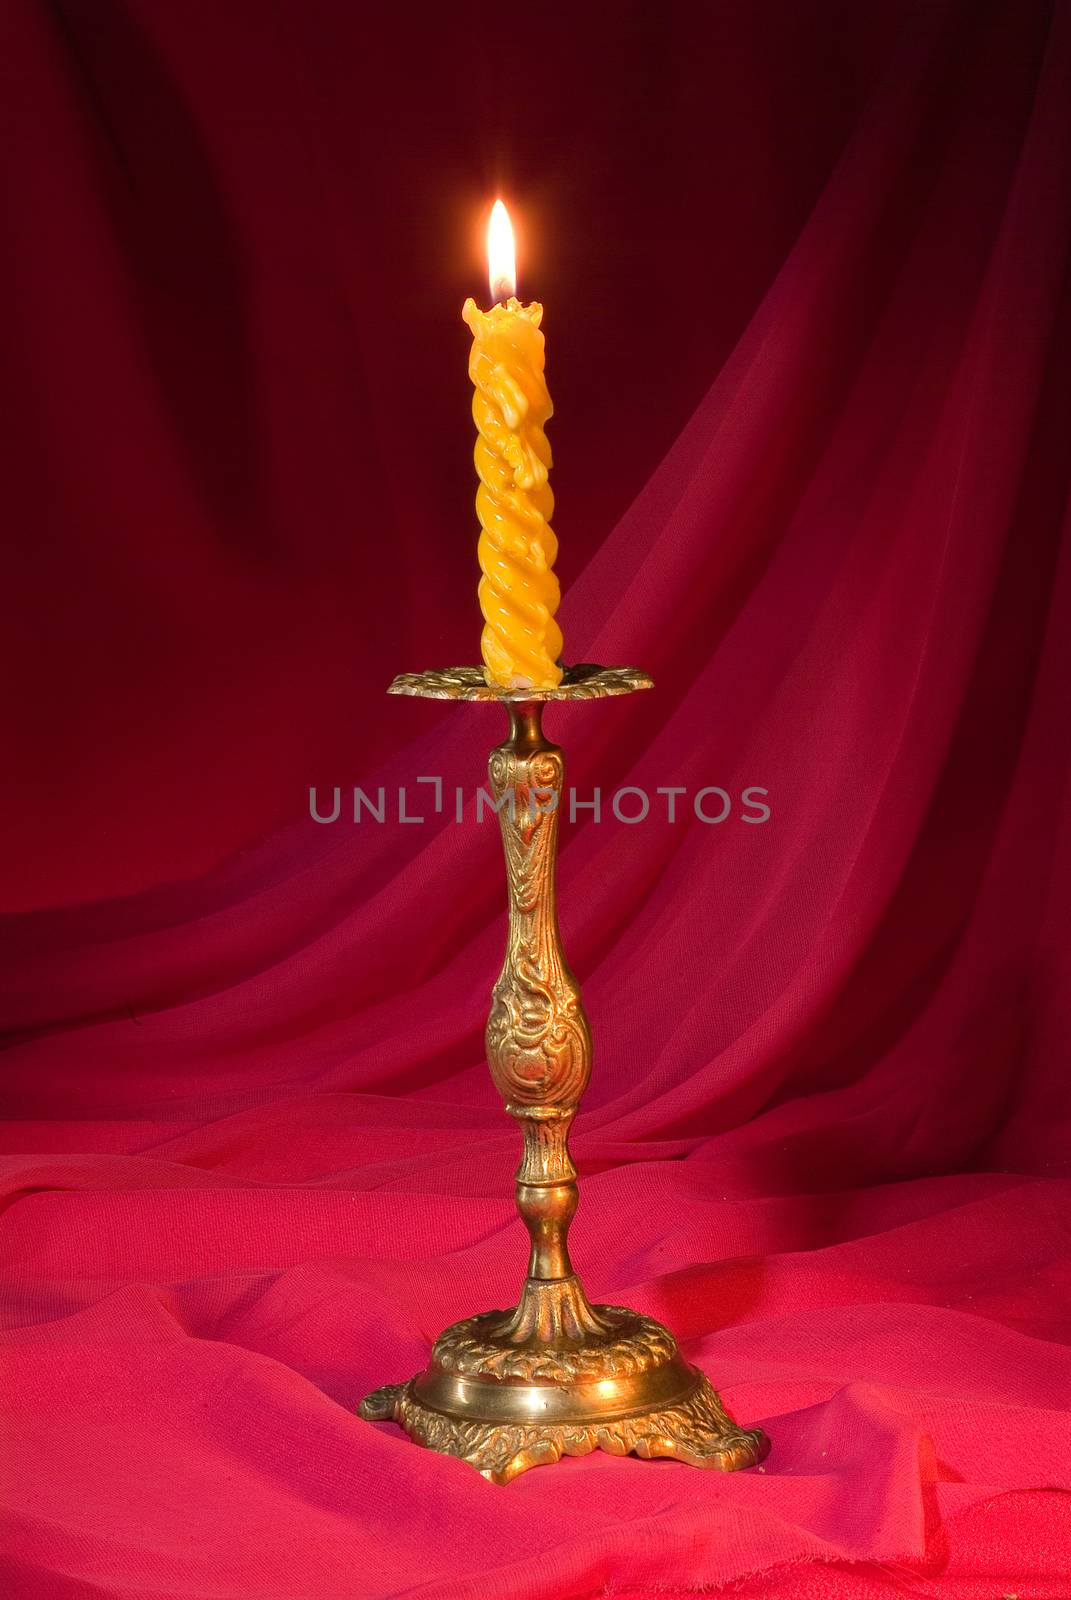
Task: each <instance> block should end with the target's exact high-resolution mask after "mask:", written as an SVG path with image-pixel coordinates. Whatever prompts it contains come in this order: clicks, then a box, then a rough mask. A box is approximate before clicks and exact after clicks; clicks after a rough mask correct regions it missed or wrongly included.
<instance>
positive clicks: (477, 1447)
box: [360, 666, 768, 1483]
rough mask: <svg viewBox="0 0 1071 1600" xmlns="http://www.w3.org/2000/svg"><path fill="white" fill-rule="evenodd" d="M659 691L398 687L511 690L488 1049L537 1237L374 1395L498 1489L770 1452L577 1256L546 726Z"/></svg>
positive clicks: (572, 1096) (460, 692)
mask: <svg viewBox="0 0 1071 1600" xmlns="http://www.w3.org/2000/svg"><path fill="white" fill-rule="evenodd" d="M649 687H650V679H649V678H647V677H645V676H644V674H643V673H640V672H637V671H635V669H633V668H629V667H615V668H600V667H588V666H585V667H573V668H571V669H570V670H569V671H568V672H566V674H565V676H564V678H563V680H562V682H561V684H560V685H559V686H558V687H556V688H553V689H545V690H527V691H520V690H517V691H513V692H510V691H502V690H500V689H495V688H492V687H490V686H488V684H487V683H486V681H485V679H484V675H483V672H482V671H481V669H479V668H477V667H457V668H452V669H447V670H445V671H442V672H425V673H417V674H405V675H404V676H403V677H401V678H396V679H395V681H394V683H393V684H392V686H391V690H392V693H395V694H416V695H423V696H425V697H428V698H432V699H450V700H493V699H498V700H502V701H503V702H504V703H505V704H506V709H507V711H508V712H509V718H510V736H509V738H508V739H507V740H506V742H505V744H501V745H499V746H498V747H497V748H496V749H495V750H493V751H492V752H491V758H490V765H489V771H490V780H491V790H492V794H493V796H494V800H495V804H496V806H497V808H498V816H499V822H500V824H501V828H502V842H503V846H504V849H505V856H506V878H507V883H508V888H509V931H508V935H507V940H506V956H505V961H504V962H503V966H502V971H501V973H500V974H499V977H498V981H497V982H496V983H495V986H494V991H493V997H492V1004H491V1015H490V1017H489V1018H488V1022H487V1059H488V1063H489V1065H490V1068H491V1074H492V1077H493V1078H494V1081H495V1085H496V1087H497V1088H498V1090H499V1092H500V1094H501V1095H502V1097H503V1099H504V1100H505V1102H506V1110H507V1111H508V1112H509V1114H510V1115H511V1116H512V1117H515V1118H516V1119H517V1121H518V1122H519V1123H520V1125H521V1131H522V1136H523V1149H522V1155H521V1164H520V1167H519V1168H518V1171H517V1209H518V1211H519V1212H520V1214H521V1217H522V1218H523V1220H524V1223H525V1226H526V1227H527V1229H528V1234H529V1237H530V1239H531V1245H532V1248H531V1255H530V1258H529V1262H528V1276H527V1278H526V1279H525V1283H524V1287H523V1289H522V1291H521V1296H520V1300H519V1302H518V1304H517V1306H516V1307H515V1308H514V1309H513V1310H510V1311H485V1312H482V1313H480V1314H479V1315H478V1316H474V1317H469V1318H467V1319H466V1320H465V1321H463V1322H457V1323H454V1325H453V1326H452V1327H449V1328H447V1329H446V1330H445V1331H444V1332H443V1333H441V1334H440V1335H439V1337H438V1339H436V1341H435V1344H434V1346H433V1348H432V1352H431V1362H430V1365H429V1366H428V1367H427V1369H426V1370H425V1371H424V1372H422V1373H419V1374H418V1375H417V1376H416V1377H415V1378H412V1379H410V1380H409V1382H407V1383H392V1384H387V1385H386V1386H385V1387H384V1388H382V1389H377V1390H375V1391H374V1393H372V1394H370V1395H368V1396H367V1398H366V1399H365V1400H363V1401H362V1402H361V1406H360V1413H361V1415H362V1416H363V1417H365V1418H367V1419H369V1420H372V1421H382V1420H385V1419H387V1418H393V1419H394V1420H395V1421H397V1422H400V1423H401V1425H402V1426H403V1427H404V1428H405V1429H406V1431H407V1432H408V1433H409V1434H410V1435H411V1436H412V1438H414V1439H415V1440H416V1441H417V1443H418V1444H423V1445H428V1446H430V1447H431V1448H432V1449H435V1450H440V1451H442V1452H444V1453H445V1454H448V1455H453V1456H460V1457H461V1458H462V1459H463V1460H465V1461H468V1462H470V1463H471V1464H472V1465H473V1466H474V1467H476V1468H477V1469H478V1470H479V1471H480V1472H482V1473H483V1474H484V1476H485V1477H488V1478H491V1479H493V1480H494V1481H495V1482H496V1483H507V1482H508V1481H509V1479H510V1478H513V1477H516V1476H517V1474H518V1473H520V1472H524V1471H525V1470H526V1468H528V1467H534V1466H539V1465H541V1464H544V1463H548V1462H553V1461H557V1460H559V1459H560V1457H561V1456H563V1455H586V1454H588V1452H590V1451H592V1450H596V1449H598V1450H605V1451H608V1452H609V1453H610V1454H611V1455H627V1454H628V1453H629V1452H630V1451H632V1452H634V1453H635V1454H636V1455H638V1456H646V1457H650V1456H675V1457H676V1458H677V1460H679V1461H686V1462H689V1463H690V1464H691V1465H693V1466H702V1467H717V1468H720V1469H721V1470H722V1471H731V1470H732V1469H734V1468H736V1467H748V1466H753V1465H754V1464H755V1462H757V1461H760V1460H761V1459H762V1457H763V1456H764V1455H765V1453H766V1450H767V1448H768V1446H767V1442H766V1438H765V1435H764V1434H763V1433H762V1432H761V1430H760V1429H757V1428H755V1429H750V1430H745V1429H742V1428H738V1427H737V1426H736V1424H735V1423H734V1422H733V1421H732V1419H731V1418H730V1417H729V1416H728V1414H727V1413H726V1411H725V1410H724V1408H723V1406H722V1404H721V1401H720V1400H719V1399H718V1396H717V1395H716V1393H715V1392H714V1390H713V1389H712V1388H711V1386H710V1384H709V1383H708V1382H707V1380H706V1378H705V1377H704V1376H703V1374H702V1373H701V1372H699V1371H698V1370H697V1369H696V1368H695V1367H692V1366H689V1364H688V1363H687V1362H686V1361H685V1360H684V1359H683V1357H682V1356H681V1354H680V1351H679V1350H678V1348H677V1343H676V1340H675V1339H674V1338H673V1335H672V1334H671V1333H670V1332H669V1330H668V1329H667V1328H664V1327H663V1326H662V1325H661V1323H659V1322H655V1321H654V1320H653V1319H652V1318H650V1317H645V1316H642V1315H640V1314H639V1313H638V1312H634V1311H628V1310H626V1309H625V1308H624V1307H622V1306H602V1305H600V1306H592V1305H591V1304H590V1303H589V1301H588V1298H587V1296H586V1295H585V1293H584V1290H583V1288H582V1287H581V1284H580V1280H579V1278H578V1277H577V1276H576V1274H575V1273H574V1271H573V1268H572V1264H571V1262H570V1260H569V1249H568V1244H567V1235H568V1231H569V1224H570V1222H571V1221H572V1218H573V1214H574V1212H575V1211H576V1206H577V1184H576V1169H575V1168H574V1166H573V1163H572V1160H571V1158H570V1155H569V1143H568V1137H569V1126H570V1123H571V1122H572V1120H573V1117H574V1115H575V1114H576V1108H577V1106H578V1104H579V1102H580V1097H581V1095H582V1094H583V1092H584V1089H585V1088H586V1086H587V1082H588V1078H589V1077H590V1074H591V1032H590V1029H589V1027H588V1020H587V1017H586V1015H585V1013H584V1008H583V1006H582V1005H581V1003H580V991H579V988H578V986H577V983H576V979H575V978H574V977H573V975H572V973H571V972H570V970H569V965H568V963H567V961H566V959H565V954H564V951H563V950H562V943H561V935H560V933H559V930H558V910H557V890H556V885H555V871H554V869H555V854H556V849H557V838H558V821H559V812H560V802H561V796H562V792H563V781H564V767H563V762H562V753H561V751H560V750H559V748H558V747H557V745H553V744H550V743H548V742H547V740H546V739H545V738H544V737H543V729H542V702H543V701H544V700H593V699H601V698H603V697H605V696H608V695H617V694H627V693H629V692H630V691H631V690H633V689H643V688H649Z"/></svg>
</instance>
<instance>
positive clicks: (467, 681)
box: [387, 662, 654, 705]
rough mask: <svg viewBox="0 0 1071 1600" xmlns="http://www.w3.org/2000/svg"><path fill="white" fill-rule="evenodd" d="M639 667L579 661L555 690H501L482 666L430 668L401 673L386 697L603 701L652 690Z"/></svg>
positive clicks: (515, 701) (509, 701)
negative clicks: (638, 690) (489, 678)
mask: <svg viewBox="0 0 1071 1600" xmlns="http://www.w3.org/2000/svg"><path fill="white" fill-rule="evenodd" d="M653 688H654V684H653V683H652V682H651V679H650V678H649V677H648V676H647V674H646V672H641V671H640V670H639V668H638V667H594V666H592V665H591V664H590V663H589V662H581V663H579V664H578V665H577V666H575V667H566V669H565V673H564V675H563V677H562V681H561V683H559V684H558V686H557V688H556V689H500V688H499V687H498V685H497V684H493V683H488V681H487V679H486V678H485V677H484V671H483V668H482V667H433V668H432V669H431V670H430V671H428V672H402V673H399V675H398V677H396V678H395V680H394V682H393V683H392V684H391V686H390V688H389V689H388V690H387V693H388V694H411V695H417V696H418V697H419V698H420V699H422V700H501V701H502V702H503V704H504V705H510V704H514V705H520V704H532V703H533V702H535V701H539V700H604V699H606V697H607V696H608V695H616V694H632V693H633V691H634V690H636V689H653Z"/></svg>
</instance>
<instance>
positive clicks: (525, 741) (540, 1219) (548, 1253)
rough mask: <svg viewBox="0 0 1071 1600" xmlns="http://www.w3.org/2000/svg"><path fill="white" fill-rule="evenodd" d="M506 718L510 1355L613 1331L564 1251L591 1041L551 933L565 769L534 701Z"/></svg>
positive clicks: (498, 1054)
mask: <svg viewBox="0 0 1071 1600" xmlns="http://www.w3.org/2000/svg"><path fill="white" fill-rule="evenodd" d="M507 710H508V712H509V718H510V737H509V739H508V740H507V741H506V743H505V744H503V745H499V747H498V748H497V749H496V750H493V751H492V752H491V759H490V762H489V767H488V771H489V776H490V780H491V792H492V794H493V795H494V798H495V803H496V805H497V807H498V818H499V822H500V824H501V827H502V843H503V847H504V850H505V856H506V879H507V883H508V886H509V935H508V938H507V941H506V958H505V961H504V963H503V967H502V972H501V974H500V976H499V979H498V982H497V983H496V984H495V987H494V991H493V995H492V1004H491V1015H490V1017H489V1019H488V1023H487V1060H488V1064H489V1066H490V1068H491V1076H492V1077H493V1079H494V1081H495V1087H496V1088H497V1089H498V1092H499V1094H500V1095H501V1096H502V1098H503V1100H504V1101H505V1102H506V1110H507V1111H508V1112H509V1114H510V1116H511V1117H516V1118H517V1120H518V1122H519V1123H520V1124H521V1129H522V1132H523V1136H524V1150H523V1154H522V1157H521V1164H520V1167H519V1168H518V1170H517V1209H518V1211H519V1212H520V1214H521V1217H522V1218H523V1220H524V1224H525V1226H526V1227H527V1229H528V1233H529V1235H530V1237H531V1240H532V1254H531V1259H530V1261H529V1263H528V1278H527V1281H526V1283H525V1285H524V1290H523V1292H522V1295H521V1300H520V1304H519V1305H518V1306H517V1309H516V1311H515V1312H514V1313H513V1315H512V1317H510V1319H509V1321H508V1323H507V1324H506V1325H505V1326H504V1327H503V1330H502V1332H503V1334H504V1335H505V1336H506V1337H508V1338H510V1339H511V1340H513V1341H515V1342H517V1343H520V1342H522V1341H524V1340H525V1339H529V1338H534V1339H544V1340H553V1339H561V1338H570V1339H582V1338H584V1337H585V1335H587V1334H598V1335H603V1336H605V1335H606V1334H607V1333H608V1332H609V1331H610V1328H609V1325H608V1324H607V1323H606V1322H605V1321H603V1320H602V1319H600V1318H599V1317H598V1316H597V1315H596V1314H595V1312H594V1311H593V1310H592V1308H591V1306H590V1305H589V1304H588V1300H587V1297H586V1296H585V1294H584V1291H583V1289H582V1288H581V1286H580V1282H579V1279H578V1278H577V1277H576V1276H575V1274H574V1273H573V1268H572V1264H571V1262H570V1260H569V1247H568V1244H567V1242H566V1238H567V1235H568V1232H569V1224H570V1222H571V1221H572V1220H573V1214H574V1212H575V1211H576V1206H577V1198H578V1196H577V1187H576V1168H575V1167H574V1166H573V1163H572V1160H571V1159H570V1156H569V1126H570V1123H571V1122H572V1120H573V1117H574V1116H575V1114H576V1108H577V1106H578V1104H579V1102H580V1097H581V1095H582V1094H583V1093H584V1090H585V1088H586V1087H587V1082H588V1079H589V1078H590V1076H591V1030H590V1029H589V1027H588V1019H587V1016H586V1015H585V1013H584V1008H583V1006H582V1005H581V1003H580V989H579V986H578V985H577V982H576V979H575V978H574V977H573V975H572V973H571V972H570V970H569V965H568V962H567V961H566V959H565V952H564V951H563V949H562V942H561V933H560V931H559V929H558V894H557V883H556V878H555V861H556V856H557V846H558V818H559V813H560V806H561V796H562V792H563V783H564V777H565V769H564V762H563V760H562V753H561V751H560V749H559V748H558V746H557V745H553V744H549V743H548V742H547V740H546V739H544V737H543V726H542V714H543V708H542V705H541V704H540V702H539V701H525V702H522V703H521V704H511V705H508V706H507Z"/></svg>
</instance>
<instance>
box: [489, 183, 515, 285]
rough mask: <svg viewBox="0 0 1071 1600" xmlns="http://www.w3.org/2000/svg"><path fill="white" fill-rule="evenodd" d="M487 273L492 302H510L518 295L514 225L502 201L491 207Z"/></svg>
mask: <svg viewBox="0 0 1071 1600" xmlns="http://www.w3.org/2000/svg"><path fill="white" fill-rule="evenodd" d="M487 273H488V277H489V278H490V281H491V299H492V301H496V302H497V301H499V300H508V299H509V298H510V296H511V295H514V294H516V293H517V254H516V249H515V247H514V243H513V224H512V223H511V222H510V220H509V212H508V211H507V210H506V208H505V206H504V205H503V204H502V201H501V200H496V201H495V203H494V205H493V206H492V207H491V220H490V222H489V223H488V224H487Z"/></svg>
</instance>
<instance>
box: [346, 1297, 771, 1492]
mask: <svg viewBox="0 0 1071 1600" xmlns="http://www.w3.org/2000/svg"><path fill="white" fill-rule="evenodd" d="M548 1299H550V1300H553V1301H557V1304H556V1305H554V1306H553V1309H551V1307H549V1306H548V1304H547V1301H548ZM526 1302H527V1304H526ZM570 1302H571V1303H570ZM555 1324H557V1325H558V1326H559V1327H570V1326H573V1327H579V1325H584V1326H585V1327H586V1331H585V1332H584V1333H583V1334H582V1336H581V1337H580V1338H575V1337H571V1336H570V1334H569V1333H566V1332H562V1333H561V1334H560V1335H558V1336H555V1335H554V1333H553V1332H552V1331H551V1330H552V1328H553V1326H554V1325H555ZM548 1334H549V1337H548ZM518 1335H520V1336H521V1337H520V1338H519V1339H518ZM359 1410H360V1415H361V1416H362V1417H364V1418H365V1419H366V1420H368V1421H388V1420H393V1421H395V1422H398V1423H400V1424H401V1426H402V1427H403V1428H404V1429H405V1431H406V1432H407V1433H408V1434H409V1437H410V1438H411V1439H413V1440H415V1442H416V1443H417V1444H421V1445H425V1446H426V1447H427V1448H429V1449H431V1450H438V1451H440V1452H441V1453H443V1454H445V1455H451V1456H457V1457H459V1458H460V1459H461V1460H462V1461H467V1462H468V1463H469V1465H470V1466H473V1467H475V1468H476V1470H477V1471H478V1472H480V1473H482V1474H483V1476H484V1477H485V1478H489V1479H490V1480H491V1481H492V1482H493V1483H500V1484H504V1483H508V1482H509V1481H510V1479H511V1478H516V1477H517V1476H518V1475H519V1474H520V1473H522V1472H526V1471H527V1470H528V1468H529V1467H538V1466H545V1465H548V1464H550V1463H552V1462H555V1461H560V1460H561V1458H562V1456H585V1455H590V1454H591V1452H592V1451H593V1450H604V1451H606V1453H607V1454H608V1455H613V1456H624V1455H629V1454H632V1455H637V1456H641V1457H643V1458H645V1459H648V1460H650V1459H651V1458H653V1457H656V1456H669V1457H672V1458H674V1459H675V1460H677V1461H683V1462H686V1463H687V1464H688V1465H689V1466H693V1467H708V1468H713V1469H715V1470H717V1471H721V1472H732V1471H735V1470H736V1469H737V1468H738V1467H751V1466H754V1465H755V1464H756V1463H757V1462H759V1461H761V1460H762V1459H763V1457H764V1456H765V1455H766V1452H767V1450H768V1449H769V1445H768V1442H767V1439H766V1435H765V1434H764V1433H763V1432H762V1431H761V1430H760V1429H758V1428H751V1429H744V1428H738V1427H737V1426H736V1424H735V1423H734V1422H733V1421H732V1419H731V1418H730V1417H729V1415H728V1413H727V1412H726V1411H725V1408H724V1407H723V1405H722V1403H721V1401H720V1400H719V1399H718V1396H717V1394H716V1393H715V1391H714V1389H713V1388H712V1387H711V1385H710V1383H709V1382H708V1381H707V1379H706V1378H705V1377H704V1376H703V1374H702V1373H701V1372H699V1371H698V1369H697V1368H695V1367H692V1366H689V1365H688V1364H687V1362H685V1361H684V1360H683V1359H682V1357H681V1355H680V1352H679V1351H678V1349H677V1344H676V1340H675V1339H674V1338H673V1335H672V1334H671V1333H670V1332H669V1330H668V1329H666V1328H664V1327H663V1326H662V1324H661V1323H659V1322H655V1321H653V1320H652V1319H651V1318H650V1317H644V1316H641V1315H640V1314H639V1313H637V1312H634V1311H628V1310H626V1309H625V1308H624V1307H622V1306H591V1305H589V1304H588V1302H587V1299H586V1297H585V1295H584V1291H583V1289H582V1288H581V1287H580V1284H579V1281H578V1280H577V1279H576V1278H575V1277H574V1278H571V1279H568V1280H566V1281H565V1282H564V1283H561V1282H557V1283H545V1282H544V1283H539V1282H537V1281H536V1280H533V1279H529V1280H528V1282H527V1284H526V1285H525V1292H524V1295H522V1298H521V1304H520V1306H519V1307H518V1308H517V1310H515V1311H512V1312H506V1311H487V1312H484V1313H483V1314H482V1315H481V1316H477V1317H469V1318H467V1319H466V1320H465V1321H464V1322H457V1323H455V1324H454V1325H453V1326H452V1327H450V1328H447V1329H446V1330H445V1332H443V1333H441V1334H440V1335H439V1337H438V1339H437V1340H436V1341H435V1345H434V1348H433V1350H432V1355H431V1364H430V1366H429V1367H428V1368H427V1369H426V1371H424V1372H422V1373H420V1374H419V1375H418V1376H417V1377H416V1378H413V1379H411V1380H410V1381H409V1382H408V1383H390V1384H386V1385H385V1386H384V1387H383V1388H381V1389H376V1390H375V1391H374V1392H373V1393H372V1394H370V1395H368V1396H367V1397H366V1398H365V1399H364V1400H362V1402H361V1405H360V1408H359Z"/></svg>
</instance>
